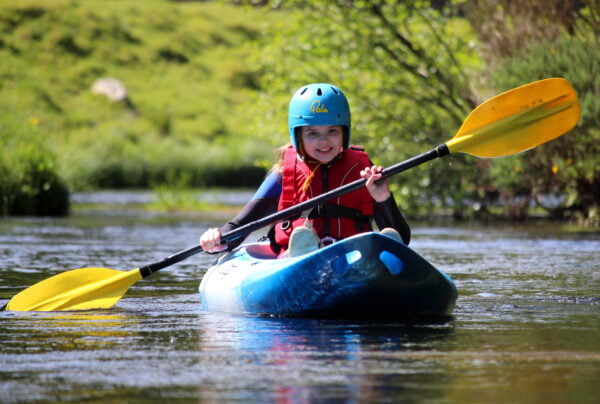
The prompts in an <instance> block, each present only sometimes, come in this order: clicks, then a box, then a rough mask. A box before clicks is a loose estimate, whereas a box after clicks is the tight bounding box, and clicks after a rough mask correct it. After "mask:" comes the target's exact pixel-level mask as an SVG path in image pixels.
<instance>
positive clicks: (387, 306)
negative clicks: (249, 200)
mask: <svg viewBox="0 0 600 404" xmlns="http://www.w3.org/2000/svg"><path fill="white" fill-rule="evenodd" d="M268 251H269V249H268V246H267V245H265V244H250V245H245V246H242V247H240V248H238V249H236V250H234V251H232V252H231V253H229V254H227V255H225V256H223V257H221V259H219V260H218V261H217V263H216V264H215V265H214V266H212V267H211V268H209V269H208V271H207V272H206V274H205V275H204V277H203V279H202V282H201V284H200V288H199V292H200V300H201V302H202V307H203V309H205V310H211V311H224V312H235V313H251V314H265V315H278V316H298V317H316V318H322V317H328V318H332V317H333V318H354V317H367V318H374V317H385V318H406V317H421V316H428V315H433V316H447V315H450V314H451V313H452V310H453V308H454V304H455V302H456V298H457V296H458V291H457V289H456V286H455V285H454V282H453V281H452V279H450V277H449V276H448V275H446V274H445V273H443V272H442V271H439V270H438V269H436V268H435V267H433V266H432V265H431V264H430V263H429V262H427V261H426V260H425V259H423V258H422V257H421V256H420V255H418V254H417V253H416V252H415V251H413V250H412V249H410V248H409V247H407V246H406V245H404V244H402V243H400V242H398V241H396V240H394V239H392V238H390V237H387V236H384V235H381V234H379V233H362V234H359V235H356V236H353V237H350V238H347V239H344V240H342V241H338V242H337V243H334V244H332V245H330V246H328V247H325V248H322V249H319V250H317V251H315V252H313V253H310V254H307V255H304V256H302V257H296V258H284V259H274V257H273V256H272V255H270V254H269V252H268Z"/></svg>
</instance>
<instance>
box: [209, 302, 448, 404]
mask: <svg viewBox="0 0 600 404" xmlns="http://www.w3.org/2000/svg"><path fill="white" fill-rule="evenodd" d="M201 317H202V321H203V323H204V327H203V329H202V332H201V335H200V338H199V349H200V351H202V352H212V353H213V354H214V353H215V352H222V353H223V354H224V358H223V359H224V360H229V361H231V360H232V358H231V357H230V356H228V355H227V353H228V352H237V353H238V355H240V354H241V356H240V357H239V358H238V359H237V360H236V359H234V362H233V363H228V366H227V367H224V368H223V372H217V373H216V374H213V375H212V377H214V379H212V380H206V381H207V382H214V383H218V381H222V380H224V379H226V380H228V386H231V385H232V384H233V385H236V384H238V383H239V384H240V386H239V390H240V391H239V392H238V393H239V395H235V394H234V391H235V390H233V391H232V390H231V387H230V394H231V395H229V394H228V395H227V399H233V400H235V399H239V400H242V399H243V397H244V395H247V394H248V391H249V390H251V391H254V392H255V394H257V395H259V396H260V397H261V398H264V399H267V400H269V401H271V400H283V401H285V402H312V401H315V400H317V399H318V400H323V399H325V398H329V399H334V400H335V399H339V398H340V397H344V398H345V400H346V402H376V401H382V400H383V399H387V398H389V397H390V394H392V396H394V397H398V398H399V397H400V395H401V393H402V391H403V390H404V389H406V388H408V386H410V384H411V383H424V382H429V383H431V382H433V383H436V384H438V383H442V384H443V383H444V381H443V379H445V377H442V378H439V377H437V376H436V375H438V372H433V373H432V372H431V365H432V362H438V366H439V367H438V369H439V370H441V369H443V368H444V367H445V366H446V364H445V363H444V359H443V358H442V361H439V359H440V358H439V357H438V355H437V354H435V352H436V350H437V349H439V348H441V347H443V346H444V345H445V344H446V343H447V340H448V339H452V338H453V334H454V324H453V323H452V322H446V323H436V324H426V323H423V324H414V323H413V324H405V323H386V324H382V323H377V322H373V323H369V322H358V323H357V322H356V321H353V322H345V321H335V320H312V319H290V318H265V317H247V316H234V315H227V314H215V313H202V314H201ZM416 353H420V354H417V355H415V354H416ZM223 373H225V374H223ZM439 375H443V374H442V373H441V372H440V373H439ZM438 388H443V387H442V386H441V385H439V386H438ZM409 390H410V389H409ZM413 393H414V392H409V393H407V394H408V395H407V396H406V397H405V398H409V397H410V395H411V394H413ZM254 397H256V396H254ZM418 397H423V395H422V392H420V393H419V395H418ZM415 398H416V397H415Z"/></svg>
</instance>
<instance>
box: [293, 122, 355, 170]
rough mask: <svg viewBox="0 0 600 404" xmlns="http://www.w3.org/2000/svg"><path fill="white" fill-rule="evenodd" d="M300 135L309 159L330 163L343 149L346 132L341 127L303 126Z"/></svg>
mask: <svg viewBox="0 0 600 404" xmlns="http://www.w3.org/2000/svg"><path fill="white" fill-rule="evenodd" d="M300 135H301V137H302V146H303V147H304V152H305V153H306V154H308V156H309V157H312V158H313V159H315V160H317V161H320V162H321V163H329V162H330V161H331V160H333V159H334V158H335V157H336V156H337V155H338V154H340V152H341V151H342V149H343V140H344V132H343V129H342V126H340V125H318V126H302V127H301V131H300Z"/></svg>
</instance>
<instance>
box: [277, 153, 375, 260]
mask: <svg viewBox="0 0 600 404" xmlns="http://www.w3.org/2000/svg"><path fill="white" fill-rule="evenodd" d="M371 165H372V163H371V161H370V160H369V156H368V155H367V153H365V152H364V151H363V149H362V148H358V147H356V146H351V147H350V148H349V149H346V150H344V151H342V153H341V154H340V156H338V158H336V159H335V160H334V161H333V162H331V163H329V164H322V165H319V164H318V163H310V162H309V163H307V162H305V161H304V160H302V159H301V158H299V156H298V154H297V153H296V151H295V150H294V149H293V148H292V147H290V148H288V149H287V150H286V151H285V155H284V160H283V172H282V191H281V197H280V199H279V207H278V209H279V210H283V209H286V208H288V207H290V206H294V205H296V204H298V203H301V202H304V201H306V200H308V199H311V198H312V197H315V196H318V195H321V194H323V193H325V192H327V191H331V190H332V189H335V188H338V187H340V186H342V185H344V184H348V183H350V182H352V181H355V180H357V179H359V178H360V171H361V170H362V169H363V168H365V167H370V166H371ZM313 171H314V175H313V176H312V178H311V179H310V182H309V183H308V187H305V189H306V190H305V191H303V190H302V189H303V185H304V184H305V182H306V180H307V178H308V177H309V176H310V175H311V173H313ZM373 210H374V202H373V198H372V197H371V195H370V194H369V191H368V190H367V189H366V188H365V187H362V188H360V189H357V190H355V191H352V192H350V193H347V194H344V195H342V196H339V197H337V198H335V199H333V200H331V201H328V202H327V203H325V204H324V205H321V206H320V207H319V209H317V208H315V209H313V211H312V212H311V215H310V216H309V219H310V221H311V223H312V226H313V228H314V229H315V230H316V231H317V234H318V235H319V237H320V238H324V237H327V236H329V237H333V238H334V239H336V240H341V239H343V238H346V237H349V236H352V235H354V234H358V233H362V232H365V231H370V230H372V228H371V223H370V217H372V216H373ZM305 221H306V218H304V217H301V218H295V219H294V218H292V219H290V220H285V221H283V222H281V223H278V224H277V225H276V226H275V241H276V243H277V244H278V245H279V246H281V247H282V248H283V249H287V248H288V243H289V240H290V234H291V233H292V230H293V229H294V228H295V227H297V226H301V225H303V224H304V223H305Z"/></svg>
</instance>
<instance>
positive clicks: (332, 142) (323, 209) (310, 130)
mask: <svg viewBox="0 0 600 404" xmlns="http://www.w3.org/2000/svg"><path fill="white" fill-rule="evenodd" d="M288 124H289V132H290V140H291V145H289V146H286V147H284V148H283V149H282V150H281V151H282V152H281V158H280V161H279V162H278V163H277V164H276V165H275V166H274V167H273V169H272V170H271V171H270V173H269V175H268V176H267V178H266V179H265V180H264V182H263V183H262V185H261V186H260V188H259V189H258V191H257V192H256V194H255V195H254V197H253V198H252V200H251V201H250V202H248V204H247V205H246V206H245V207H244V208H243V209H242V211H241V212H240V213H239V214H238V215H237V216H236V217H235V218H233V219H232V220H231V221H229V222H228V223H227V224H225V226H223V227H221V228H220V229H219V228H211V229H209V230H207V231H206V232H205V233H204V234H203V235H202V236H201V237H200V244H201V246H202V248H203V249H204V251H207V252H218V251H223V250H224V249H226V248H230V249H231V248H234V247H236V246H237V245H239V244H240V243H241V242H242V241H243V239H238V240H235V242H232V243H229V245H226V244H221V234H223V233H225V232H228V231H231V230H233V229H235V228H237V227H239V226H242V225H244V224H246V223H250V222H251V221H254V220H257V219H259V218H261V217H264V216H266V215H269V214H272V213H274V212H276V211H277V210H282V209H285V208H288V207H290V206H293V205H296V204H298V203H300V202H303V201H306V200H308V199H311V198H313V197H315V196H318V195H320V194H322V193H325V192H327V191H330V190H332V189H334V188H337V187H339V186H342V185H344V184H347V183H350V182H352V181H355V180H357V179H359V178H366V180H367V181H366V185H365V187H364V188H361V189H358V190H355V191H352V192H350V193H347V194H345V195H342V196H340V197H338V198H335V199H334V200H331V201H328V202H327V203H324V204H322V205H320V206H319V207H317V208H315V209H312V210H311V211H309V212H304V213H303V214H302V215H301V216H300V217H295V218H294V217H293V218H290V219H288V220H284V221H282V222H280V223H277V224H276V225H275V226H274V227H273V228H271V231H270V232H269V239H270V240H271V247H272V248H273V250H274V251H275V252H278V253H279V254H280V256H283V255H289V256H298V255H302V254H305V253H307V252H310V251H311V250H314V249H316V248H318V246H319V245H321V246H322V245H327V244H329V243H332V242H335V241H336V240H340V239H343V238H346V237H349V236H351V235H354V234H357V233H361V232H366V231H371V230H372V227H371V222H372V219H373V218H374V219H375V223H376V224H377V226H378V227H379V228H380V229H384V230H383V231H382V233H385V234H388V235H391V236H392V237H395V238H397V239H400V238H401V239H402V241H403V242H404V243H405V244H408V243H409V241H410V227H409V226H408V224H407V223H406V221H405V220H404V218H403V217H402V214H401V213H400V211H399V210H398V207H397V205H396V202H395V200H394V197H393V195H392V194H391V192H390V189H389V186H388V183H387V181H386V180H385V179H381V171H382V169H383V168H382V167H380V166H374V165H372V163H371V162H370V160H369V157H368V155H367V154H366V153H365V152H364V151H363V149H362V148H359V147H355V146H350V133H351V125H350V108H349V106H348V100H347V99H346V96H345V95H344V93H343V92H342V91H341V90H340V89H339V88H337V87H335V86H333V85H331V84H326V83H317V84H309V85H306V86H304V87H302V88H300V89H299V90H298V91H296V93H295V94H294V95H293V96H292V99H291V101H290V105H289V113H288ZM288 249H289V251H288Z"/></svg>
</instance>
